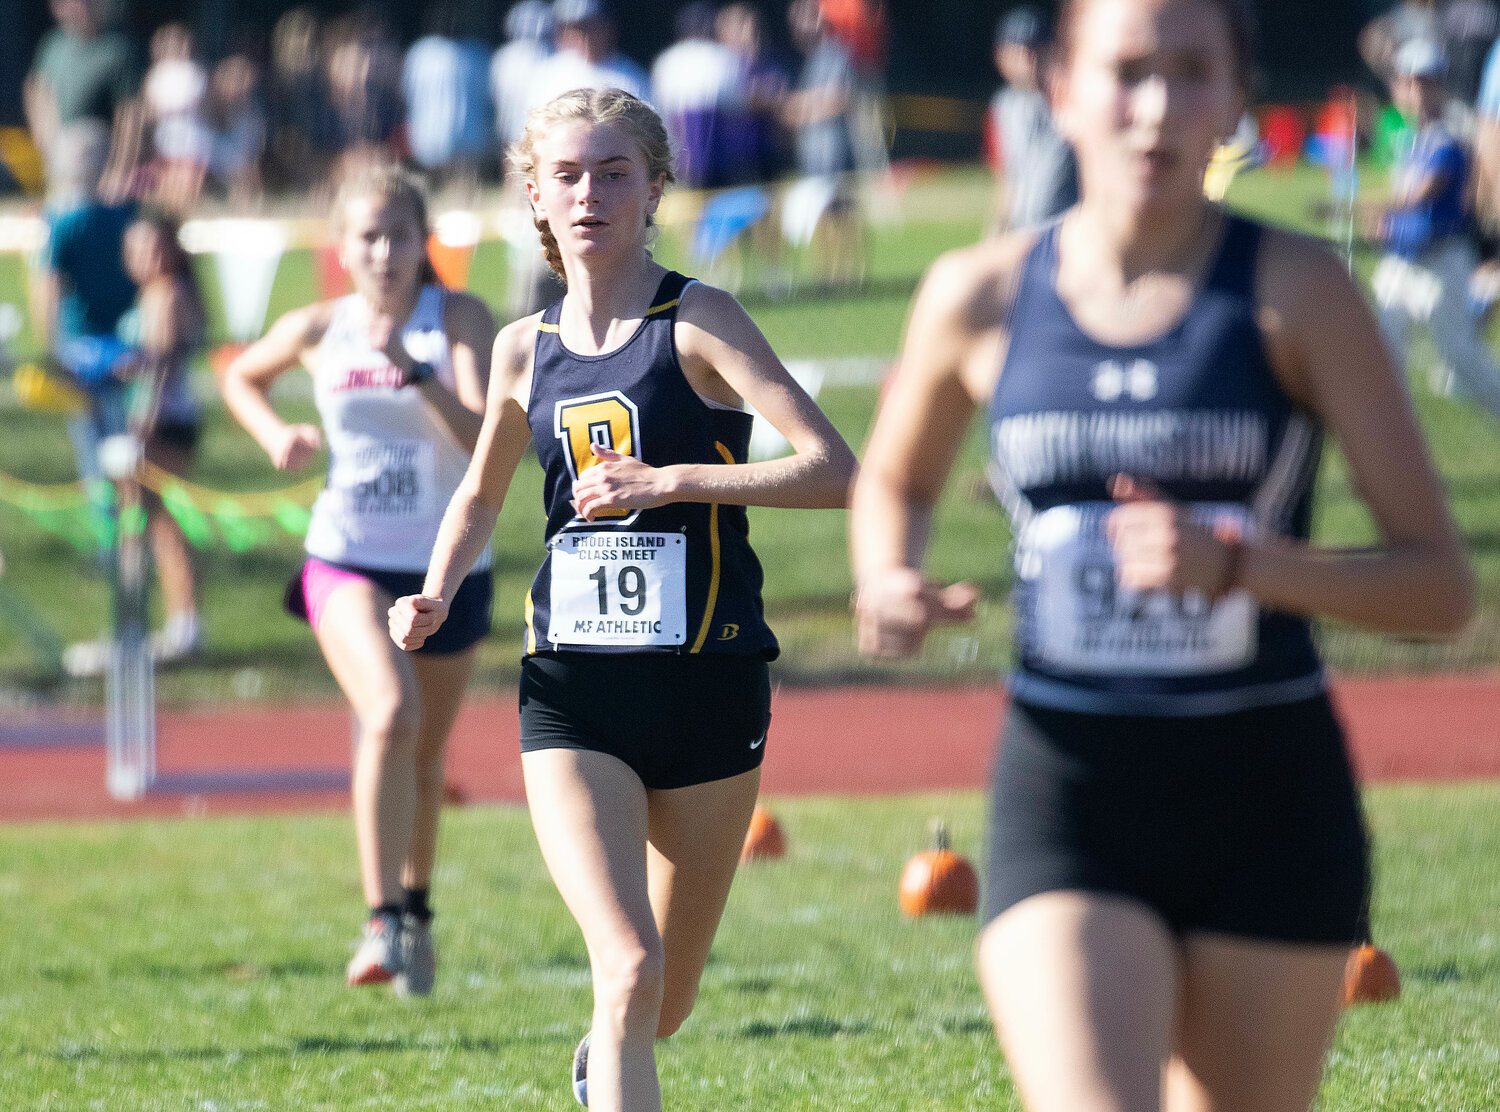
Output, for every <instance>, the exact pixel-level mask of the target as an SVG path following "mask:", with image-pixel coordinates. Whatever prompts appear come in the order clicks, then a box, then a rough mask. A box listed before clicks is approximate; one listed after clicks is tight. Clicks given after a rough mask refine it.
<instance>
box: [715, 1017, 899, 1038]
mask: <svg viewBox="0 0 1500 1112" xmlns="http://www.w3.org/2000/svg"><path fill="white" fill-rule="evenodd" d="M871 1026H872V1025H871V1024H870V1023H869V1022H868V1021H867V1020H863V1019H861V1020H856V1021H853V1022H850V1023H844V1022H842V1021H840V1020H837V1019H834V1018H832V1017H831V1016H826V1015H809V1016H800V1017H798V1018H797V1019H788V1020H785V1021H783V1022H781V1023H765V1022H761V1021H756V1022H753V1023H746V1024H744V1025H742V1026H741V1027H740V1034H741V1035H743V1036H745V1038H747V1039H774V1038H779V1037H781V1036H783V1035H810V1036H812V1037H813V1038H815V1039H833V1038H838V1037H839V1036H840V1035H863V1034H865V1033H866V1032H868V1031H869V1030H870V1029H871Z"/></svg>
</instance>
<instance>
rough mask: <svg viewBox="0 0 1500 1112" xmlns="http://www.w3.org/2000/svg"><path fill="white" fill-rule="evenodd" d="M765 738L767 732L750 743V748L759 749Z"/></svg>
mask: <svg viewBox="0 0 1500 1112" xmlns="http://www.w3.org/2000/svg"><path fill="white" fill-rule="evenodd" d="M765 740H766V735H765V734H761V735H760V737H758V738H756V739H755V740H754V741H752V742H751V743H750V748H751V749H759V748H760V747H761V746H762V745H764V744H765Z"/></svg>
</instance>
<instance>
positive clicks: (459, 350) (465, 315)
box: [402, 293, 495, 452]
mask: <svg viewBox="0 0 1500 1112" xmlns="http://www.w3.org/2000/svg"><path fill="white" fill-rule="evenodd" d="M443 318H444V319H443V324H444V329H445V331H446V332H447V333H448V340H449V343H450V345H451V348H452V351H453V377H454V382H455V386H456V387H457V391H456V392H455V391H452V390H449V389H448V388H447V387H445V386H444V385H443V384H442V383H440V382H435V381H432V380H428V381H426V382H422V383H419V384H418V385H416V386H415V387H413V389H416V390H420V391H421V392H422V397H423V398H425V399H426V401H427V404H428V405H430V406H432V409H433V412H434V413H436V414H437V417H438V420H439V421H441V422H442V423H443V425H444V426H445V427H446V428H447V429H448V431H449V432H451V433H452V434H453V437H454V439H456V440H457V441H458V442H459V443H460V444H462V445H463V446H464V448H465V450H467V451H469V452H472V451H473V450H474V445H475V443H476V442H477V441H478V439H479V430H480V427H481V426H482V425H483V424H484V404H485V391H486V390H487V389H488V388H489V382H490V355H491V351H492V349H493V348H494V345H495V318H494V316H493V315H492V314H491V313H490V310H489V306H487V305H486V304H485V303H484V302H483V301H481V300H479V298H477V297H474V296H472V295H470V294H466V293H454V294H449V296H448V304H447V307H446V310H445V312H444V314H443ZM403 354H404V353H403ZM408 358H410V357H409V356H408ZM402 370H403V371H405V370H409V367H403V368H402Z"/></svg>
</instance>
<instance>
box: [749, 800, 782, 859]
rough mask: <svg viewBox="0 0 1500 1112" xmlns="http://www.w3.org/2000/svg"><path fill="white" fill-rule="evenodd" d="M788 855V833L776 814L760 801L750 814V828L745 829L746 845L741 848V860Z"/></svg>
mask: <svg viewBox="0 0 1500 1112" xmlns="http://www.w3.org/2000/svg"><path fill="white" fill-rule="evenodd" d="M785 856H786V835H785V834H783V833H782V831H781V824H780V823H779V822H777V821H776V816H775V815H773V814H771V812H770V811H767V810H766V809H765V808H764V807H762V806H761V805H760V804H759V803H757V804H756V805H755V811H754V813H753V814H752V815H751V816H750V828H749V829H748V830H746V831H745V845H744V847H743V848H742V849H741V850H740V860H741V861H761V860H764V859H766V858H768V857H785Z"/></svg>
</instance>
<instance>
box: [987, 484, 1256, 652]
mask: <svg viewBox="0 0 1500 1112" xmlns="http://www.w3.org/2000/svg"><path fill="white" fill-rule="evenodd" d="M1113 508H1114V506H1113V504H1112V503H1108V502H1099V503H1083V504H1079V505H1065V506H1055V507H1053V508H1052V509H1049V510H1045V511H1043V512H1042V513H1040V514H1038V515H1037V516H1036V517H1035V518H1033V519H1032V520H1031V521H1030V523H1029V524H1028V526H1027V528H1026V530H1025V533H1024V535H1023V536H1022V538H1021V540H1020V543H1019V545H1018V546H1017V551H1016V570H1017V575H1018V578H1019V579H1020V580H1021V581H1022V584H1023V587H1024V590H1023V595H1022V597H1024V598H1025V599H1026V601H1027V609H1028V611H1029V613H1028V614H1026V615H1025V619H1026V620H1024V621H1023V622H1022V623H1021V629H1023V630H1024V631H1025V633H1024V636H1023V640H1024V646H1023V647H1024V649H1025V650H1026V651H1027V652H1028V653H1030V654H1031V655H1033V656H1035V657H1038V658H1040V659H1041V660H1044V661H1046V662H1047V663H1049V664H1051V665H1053V666H1054V667H1058V668H1064V669H1067V670H1069V671H1077V672H1086V673H1095V674H1108V675H1123V676H1129V675H1136V676H1143V675H1149V676H1191V675H1203V674H1208V673H1213V672H1227V671H1232V670H1234V669H1236V668H1243V667H1245V666H1246V665H1248V664H1249V663H1250V662H1251V661H1252V660H1254V658H1255V649H1256V642H1257V633H1258V619H1259V610H1258V608H1257V606H1256V603H1255V599H1254V598H1253V597H1252V596H1251V595H1250V594H1249V593H1248V592H1245V591H1233V592H1230V593H1229V594H1228V595H1226V596H1224V597H1223V598H1221V599H1219V600H1218V601H1217V602H1214V603H1210V602H1209V600H1208V599H1207V598H1206V597H1204V595H1203V594H1202V592H1199V591H1186V592H1184V593H1182V594H1180V595H1174V594H1172V593H1170V592H1168V591H1134V590H1127V589H1126V588H1124V587H1122V586H1120V583H1119V578H1118V576H1117V574H1116V572H1115V564H1114V557H1113V554H1112V552H1111V551H1110V544H1109V538H1108V536H1107V535H1106V533H1105V528H1104V523H1105V519H1106V518H1107V517H1108V516H1109V512H1110V511H1111V510H1112V509H1113ZM1193 513H1194V516H1195V517H1196V518H1197V519H1198V520H1199V521H1200V522H1203V523H1204V524H1213V523H1215V522H1218V521H1220V520H1221V519H1224V518H1228V519H1230V520H1232V521H1234V522H1235V523H1236V524H1237V525H1238V526H1239V531H1240V535H1241V536H1248V535H1249V532H1250V521H1249V519H1248V517H1247V516H1246V514H1245V511H1244V507H1243V506H1240V505H1236V504H1230V503H1223V504H1219V503H1215V504H1206V503H1205V504H1200V505H1196V506H1194V507H1193Z"/></svg>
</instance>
